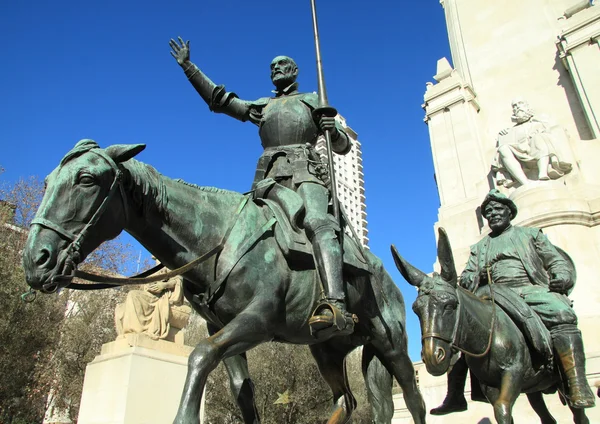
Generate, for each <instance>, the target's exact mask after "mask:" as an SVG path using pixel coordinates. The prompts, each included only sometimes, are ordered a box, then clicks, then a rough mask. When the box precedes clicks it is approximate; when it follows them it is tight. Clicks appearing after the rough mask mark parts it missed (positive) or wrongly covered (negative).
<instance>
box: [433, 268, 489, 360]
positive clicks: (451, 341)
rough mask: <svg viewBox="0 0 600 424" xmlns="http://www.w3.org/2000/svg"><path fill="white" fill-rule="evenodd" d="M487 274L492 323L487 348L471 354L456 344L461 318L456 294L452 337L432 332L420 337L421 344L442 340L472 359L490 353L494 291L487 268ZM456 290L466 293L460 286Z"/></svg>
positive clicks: (459, 304)
mask: <svg viewBox="0 0 600 424" xmlns="http://www.w3.org/2000/svg"><path fill="white" fill-rule="evenodd" d="M487 273H488V282H489V283H488V284H489V287H490V293H491V299H492V308H493V311H492V322H491V324H490V330H489V336H488V343H487V347H486V348H485V350H484V351H483V352H481V353H472V352H469V351H468V350H466V349H464V348H462V347H460V346H459V345H458V344H457V343H456V335H457V334H458V329H459V328H460V322H461V316H462V314H461V303H460V301H458V297H459V296H458V293H457V306H456V319H455V320H454V328H453V329H452V337H447V336H445V335H443V334H441V333H438V332H433V331H432V332H429V333H425V334H423V335H422V336H421V343H423V342H424V341H425V340H427V339H438V340H442V341H444V342H446V343H448V344H449V345H450V346H451V347H452V348H453V349H456V350H458V351H460V352H462V353H464V354H465V355H469V356H472V357H474V358H482V357H484V356H486V355H487V354H488V353H489V352H490V349H491V347H492V338H493V334H494V327H495V326H496V302H495V301H494V290H493V288H492V279H491V276H490V269H489V267H488V268H487ZM458 290H462V291H463V292H466V291H467V290H466V289H464V288H462V287H460V286H457V291H458Z"/></svg>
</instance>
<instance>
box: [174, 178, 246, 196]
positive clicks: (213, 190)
mask: <svg viewBox="0 0 600 424" xmlns="http://www.w3.org/2000/svg"><path fill="white" fill-rule="evenodd" d="M174 181H176V182H178V183H181V184H185V185H186V186H189V187H193V188H196V189H198V190H200V191H206V192H208V193H217V194H240V193H238V192H237V191H231V190H225V189H224V188H217V187H207V186H199V185H198V184H194V183H188V182H187V181H184V180H182V179H181V178H177V179H175V180H174Z"/></svg>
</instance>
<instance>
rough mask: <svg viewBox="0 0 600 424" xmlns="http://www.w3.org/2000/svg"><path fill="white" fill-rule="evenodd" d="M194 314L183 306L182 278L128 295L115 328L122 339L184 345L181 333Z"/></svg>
mask: <svg viewBox="0 0 600 424" xmlns="http://www.w3.org/2000/svg"><path fill="white" fill-rule="evenodd" d="M190 312H191V308H190V307H189V306H187V305H184V304H183V289H182V281H181V277H174V278H171V279H170V280H164V281H160V282H157V283H151V284H147V285H145V286H143V289H142V290H131V291H130V292H129V293H127V299H126V300H125V303H121V304H119V305H117V308H116V309H115V326H116V329H117V334H118V335H119V337H123V336H124V335H126V334H145V335H147V336H148V337H150V338H152V339H153V340H167V341H173V342H176V343H179V344H183V333H182V332H181V330H182V329H183V327H185V325H186V324H187V322H188V320H189V316H190Z"/></svg>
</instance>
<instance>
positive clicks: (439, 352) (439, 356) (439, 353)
mask: <svg viewBox="0 0 600 424" xmlns="http://www.w3.org/2000/svg"><path fill="white" fill-rule="evenodd" d="M445 357H446V351H445V350H444V349H442V348H441V347H438V348H436V349H435V360H436V361H437V362H438V364H439V363H440V362H442V361H443V360H444V358H445Z"/></svg>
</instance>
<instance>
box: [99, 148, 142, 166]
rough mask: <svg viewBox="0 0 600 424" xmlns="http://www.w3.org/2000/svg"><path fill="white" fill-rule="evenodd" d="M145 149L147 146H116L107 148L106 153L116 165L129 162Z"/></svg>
mask: <svg viewBox="0 0 600 424" xmlns="http://www.w3.org/2000/svg"><path fill="white" fill-rule="evenodd" d="M145 148H146V145H145V144H114V145H112V146H109V147H107V148H106V149H105V152H106V154H107V155H108V156H110V157H111V158H112V160H114V161H115V162H116V163H121V162H125V161H128V160H129V159H131V158H132V157H134V156H135V155H137V154H138V153H139V152H141V151H142V150H144V149H145Z"/></svg>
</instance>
